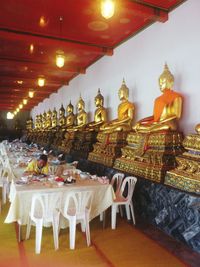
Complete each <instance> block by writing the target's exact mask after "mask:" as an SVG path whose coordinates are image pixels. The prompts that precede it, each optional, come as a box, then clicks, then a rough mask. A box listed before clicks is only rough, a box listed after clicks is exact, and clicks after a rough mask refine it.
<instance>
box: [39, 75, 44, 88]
mask: <svg viewBox="0 0 200 267" xmlns="http://www.w3.org/2000/svg"><path fill="white" fill-rule="evenodd" d="M44 84H45V78H44V77H39V78H38V85H39V86H40V87H43V86H44Z"/></svg>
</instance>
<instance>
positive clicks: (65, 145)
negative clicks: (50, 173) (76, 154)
mask: <svg viewBox="0 0 200 267" xmlns="http://www.w3.org/2000/svg"><path fill="white" fill-rule="evenodd" d="M74 137H75V132H67V131H66V132H65V133H64V138H63V140H62V142H61V145H60V146H59V147H58V148H59V150H60V151H62V152H65V153H66V154H70V152H71V149H72V147H73V142H74Z"/></svg>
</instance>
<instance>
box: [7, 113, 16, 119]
mask: <svg viewBox="0 0 200 267" xmlns="http://www.w3.org/2000/svg"><path fill="white" fill-rule="evenodd" d="M6 118H7V120H12V119H13V118H14V114H13V113H12V112H10V111H9V112H8V113H7V115H6Z"/></svg>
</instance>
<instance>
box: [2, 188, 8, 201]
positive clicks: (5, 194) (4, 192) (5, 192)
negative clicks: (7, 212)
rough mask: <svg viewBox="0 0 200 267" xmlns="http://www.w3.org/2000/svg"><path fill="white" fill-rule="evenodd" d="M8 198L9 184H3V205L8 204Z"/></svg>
mask: <svg viewBox="0 0 200 267" xmlns="http://www.w3.org/2000/svg"><path fill="white" fill-rule="evenodd" d="M6 196H7V183H3V188H2V204H6Z"/></svg>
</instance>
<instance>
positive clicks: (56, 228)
mask: <svg viewBox="0 0 200 267" xmlns="http://www.w3.org/2000/svg"><path fill="white" fill-rule="evenodd" d="M52 225H53V240H54V247H55V250H57V249H58V248H59V239H58V234H59V228H60V227H59V214H56V215H54V217H53V222H52Z"/></svg>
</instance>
